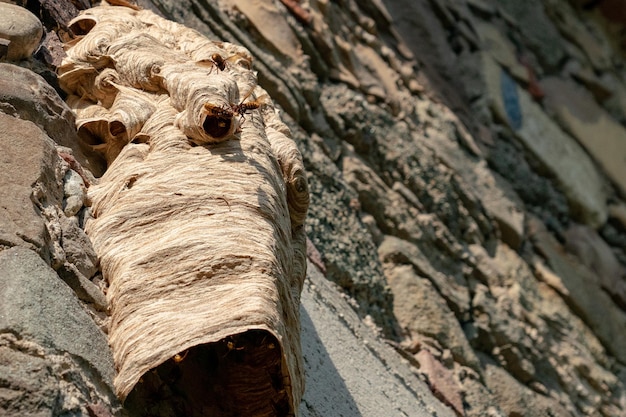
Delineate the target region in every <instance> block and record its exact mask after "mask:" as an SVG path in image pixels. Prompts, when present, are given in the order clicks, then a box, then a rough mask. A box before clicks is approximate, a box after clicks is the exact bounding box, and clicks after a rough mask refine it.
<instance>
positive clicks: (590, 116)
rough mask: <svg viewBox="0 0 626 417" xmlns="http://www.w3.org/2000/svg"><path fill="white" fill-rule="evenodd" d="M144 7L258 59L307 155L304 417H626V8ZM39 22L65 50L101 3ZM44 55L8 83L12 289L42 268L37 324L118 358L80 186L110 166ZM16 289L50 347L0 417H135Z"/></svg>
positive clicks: (489, 4)
mask: <svg viewBox="0 0 626 417" xmlns="http://www.w3.org/2000/svg"><path fill="white" fill-rule="evenodd" d="M65 3H67V4H66V6H67V7H61V9H62V12H61V11H60V10H61V9H60V8H59V5H62V4H65ZM138 3H139V5H140V6H141V7H144V8H149V9H151V10H153V11H156V12H158V13H161V14H162V15H163V16H165V17H167V18H170V19H173V20H176V21H178V22H183V23H184V24H185V25H187V26H189V27H191V28H193V29H196V30H198V31H200V32H201V33H203V34H204V35H206V36H209V37H210V38H212V39H219V40H222V41H228V42H233V43H236V44H241V45H243V46H244V47H246V48H248V49H249V50H250V51H251V53H252V55H253V57H254V61H253V68H254V69H255V70H256V71H258V78H259V83H260V85H261V86H262V87H263V88H265V89H266V90H267V91H268V92H269V94H270V96H271V97H272V98H273V100H274V101H275V102H276V103H278V104H279V105H280V107H282V110H283V113H282V115H283V119H284V120H285V121H286V123H287V124H289V127H290V128H291V130H292V136H293V137H294V139H295V140H296V141H297V143H298V147H299V149H300V151H301V152H302V154H303V157H304V162H305V166H306V169H307V175H308V180H309V187H310V192H311V209H310V211H309V217H308V219H307V223H306V232H307V236H308V238H309V241H310V244H309V249H308V250H307V252H308V253H309V254H310V255H309V256H310V257H311V260H312V261H314V263H309V274H308V275H309V276H308V278H307V281H306V283H305V288H304V291H303V294H302V310H301V312H302V327H303V333H302V342H303V350H304V359H305V368H306V369H305V370H306V376H307V388H306V391H305V394H304V399H303V402H302V404H301V407H300V415H302V416H307V417H308V416H311V417H313V416H322V415H344V416H354V417H356V416H379V415H394V416H395V415H408V416H416V417H421V416H431V415H437V416H453V415H457V416H467V417H472V416H476V417H478V416H481V417H482V416H524V417H526V416H529V417H530V416H546V415H553V416H559V417H560V416H563V417H565V416H568V417H579V416H594V417H595V416H600V417H615V416H622V415H626V357H625V353H624V352H626V340H625V339H624V337H625V335H626V312H625V298H626V297H625V293H624V289H625V287H626V281H625V280H626V277H625V275H624V270H625V268H626V249H625V248H626V220H625V219H626V214H625V213H626V210H625V209H624V207H626V202H625V200H624V199H625V198H626V195H625V191H624V184H623V181H624V178H625V176H624V175H623V174H624V166H626V164H625V158H626V154H625V152H626V151H625V150H624V143H626V142H625V141H624V135H625V133H624V128H625V125H624V122H625V121H626V110H625V109H626V105H625V104H624V103H626V75H625V74H624V71H623V68H624V52H625V51H624V48H623V43H621V44H620V42H622V41H623V31H624V26H623V25H624V22H625V21H624V19H621V17H620V16H621V15H620V13H618V12H617V11H618V10H619V5H617V4H618V3H619V2H617V1H615V2H614V1H602V2H582V1H566V0H550V1H545V2H539V1H538V0H534V1H529V2H519V1H508V0H507V1H495V0H460V1H453V0H429V1H426V0H419V1H415V0H400V1H385V0H383V1H380V0H366V1H362V2H355V1H341V2H328V1H319V0H310V1H308V2H297V1H287V0H285V1H281V2H253V3H252V5H251V6H249V5H248V3H246V2H242V1H234V0H233V1H229V0H219V1H218V0H210V1H196V0H182V1H170V0H141V1H139V2H138ZM28 5H29V7H30V8H31V10H32V11H33V12H34V13H35V14H36V15H41V16H43V19H44V25H45V26H46V28H47V29H46V31H47V34H46V39H47V41H46V43H45V44H44V48H42V51H43V52H45V51H52V50H55V49H54V45H55V42H54V40H55V39H56V40H58V39H59V38H64V37H65V36H66V32H65V30H66V28H67V23H68V22H69V18H71V16H69V15H71V14H72V13H75V12H76V11H77V8H78V7H86V6H87V5H88V4H87V2H86V1H82V2H81V1H69V0H68V1H60V2H57V3H56V4H53V2H48V1H44V0H41V1H39V2H28ZM622 17H623V16H622ZM620 19H621V20H620ZM55 22H56V23H57V26H58V27H59V28H60V29H59V30H58V32H54V31H53V28H54V27H55V26H54V24H53V23H55ZM620 37H621V38H620ZM620 45H621V46H620ZM48 46H49V47H50V49H47V48H48ZM56 51H57V54H60V53H61V52H60V51H59V50H56ZM43 52H42V53H38V54H37V55H36V59H35V60H33V59H31V60H27V61H23V62H21V63H20V65H22V66H23V67H24V68H21V67H20V68H18V67H16V66H9V65H8V64H0V110H1V111H2V112H4V113H5V114H0V118H1V119H0V126H2V127H3V129H0V139H1V140H2V149H3V150H5V149H6V150H7V152H5V153H6V155H7V156H6V157H4V159H2V164H3V170H2V173H1V174H0V178H1V180H0V181H1V183H0V184H1V188H0V192H2V195H3V198H2V202H3V211H2V217H0V226H1V228H0V230H1V231H2V242H1V245H2V246H1V248H2V249H3V251H2V252H0V270H1V271H3V275H2V276H3V283H4V282H5V281H6V282H7V283H9V282H11V283H13V284H12V285H13V287H12V288H15V285H17V284H16V282H17V280H18V279H20V278H19V277H20V276H21V277H22V279H26V278H25V277H24V273H23V268H25V267H26V265H35V264H36V265H38V266H37V268H36V269H37V271H39V272H38V274H39V275H41V276H44V278H42V280H43V281H42V282H40V283H39V284H38V285H39V286H38V287H37V288H39V290H41V288H43V287H45V288H48V289H49V290H48V292H49V297H50V298H49V299H47V300H44V301H38V302H37V304H41V305H42V306H46V308H52V307H58V308H59V310H58V311H57V313H58V315H56V316H55V315H52V316H51V319H52V318H53V317H56V320H65V319H63V317H65V314H67V313H68V312H72V317H68V318H67V320H68V323H74V325H77V326H79V327H80V329H81V330H77V331H80V332H82V334H92V335H94V337H93V340H102V338H103V336H102V334H98V333H97V332H98V331H100V330H98V329H99V328H101V329H104V330H106V324H107V316H106V309H105V306H104V305H103V301H102V300H103V297H104V295H103V294H102V289H106V288H105V287H106V285H105V283H103V282H102V281H101V276H100V274H99V271H98V265H97V261H96V259H95V258H94V256H93V249H92V248H91V247H90V242H89V241H88V240H86V239H85V238H84V236H83V234H81V232H82V230H81V227H82V226H83V225H84V218H85V216H87V215H88V213H87V210H85V208H84V207H81V196H82V194H81V190H82V188H81V186H80V180H79V179H78V177H80V179H81V180H83V184H84V185H85V186H89V184H88V183H90V182H92V181H93V177H91V175H90V172H92V173H94V174H95V175H96V176H99V175H100V174H101V171H102V169H103V168H102V166H99V165H98V164H97V161H96V160H95V159H93V158H91V156H90V155H85V154H84V153H83V152H82V150H81V149H80V147H79V146H78V138H77V135H76V131H75V129H74V127H73V123H74V122H73V116H72V115H71V114H70V113H69V112H68V109H67V107H66V106H65V104H64V103H63V101H62V100H61V99H60V97H58V95H57V94H56V92H55V91H54V88H52V87H50V86H48V84H46V82H45V81H44V78H45V80H47V81H50V82H54V79H53V77H52V78H51V77H50V74H51V73H52V72H51V71H52V70H54V67H53V65H54V62H55V59H53V58H52V56H51V55H46V54H45V53H43ZM58 60H59V59H58V57H57V58H56V61H57V62H58ZM45 65H52V67H45ZM27 68H32V69H34V70H36V71H37V72H39V73H42V74H44V75H45V77H44V78H41V77H39V76H37V75H35V74H34V73H33V72H31V71H30V70H29V69H27ZM42 68H46V69H45V70H43V69H42ZM46 71H47V72H46ZM31 122H32V123H31ZM5 126H6V128H4V127H5ZM16 138H21V139H20V140H19V142H18V141H16ZM50 138H51V139H52V140H54V141H55V142H56V145H57V149H56V152H55V148H54V145H53V144H52V143H51V141H50ZM59 145H61V146H64V147H65V148H59ZM70 148H71V149H70ZM9 153H10V155H14V157H9ZM57 154H58V155H59V156H61V157H58V156H57ZM23 161H28V163H27V164H24V163H23ZM81 165H82V167H83V168H85V170H84V171H83V170H82V169H81V168H80V167H81ZM81 172H82V173H81ZM76 174H78V177H77V175H76ZM85 180H86V181H85ZM82 203H83V204H85V203H88V201H85V200H84V199H83V200H82ZM9 248H11V249H9ZM33 251H34V252H33ZM35 253H36V254H38V255H39V256H40V258H41V259H43V260H41V261H37V259H36V257H37V255H36V254H35ZM16 254H19V256H20V257H21V258H20V259H22V258H23V262H20V263H19V265H16V264H15V261H14V260H13V261H11V259H13V257H14V256H16ZM35 261H37V262H35ZM46 263H47V264H48V265H46ZM18 267H19V268H18ZM20 268H21V269H20ZM318 268H319V270H318ZM18 270H19V271H22V272H20V273H19V274H18V273H17V272H16V271H18ZM4 271H7V272H6V274H8V275H6V274H5V273H4ZM8 271H12V272H11V273H10V274H9V272H8ZM320 271H323V275H324V276H322V272H320ZM55 272H56V275H57V276H58V278H56V277H55ZM5 276H7V277H9V278H7V279H6V280H5V278H4V277H5ZM53 278H54V279H57V281H58V283H53V282H54V280H53ZM60 279H62V280H63V281H65V282H66V283H67V284H69V287H71V288H72V290H73V291H74V295H72V293H71V291H70V290H69V289H68V288H69V287H68V286H66V285H65V284H64V283H62V282H61V281H60ZM329 281H333V282H334V283H331V282H329ZM20 282H21V281H20ZM0 285H7V284H0ZM1 288H2V291H0V298H2V299H3V300H5V303H6V306H5V305H2V307H0V308H2V309H3V311H5V310H6V311H12V312H14V313H11V314H10V316H8V317H5V316H3V317H2V320H3V322H7V323H9V324H10V325H11V326H13V327H14V328H16V329H17V327H19V328H20V329H23V328H28V329H31V333H32V334H29V335H28V336H27V337H26V336H22V335H21V334H18V333H17V331H9V332H6V333H2V335H1V337H0V367H1V368H0V375H11V376H12V378H14V379H12V380H10V382H5V380H4V379H2V378H0V388H1V389H0V409H2V410H6V411H7V415H9V416H18V415H19V416H21V415H26V414H27V412H26V411H25V410H27V411H28V413H31V414H32V415H51V416H52V415H85V416H86V415H89V416H91V417H93V416H94V415H95V416H97V417H110V416H118V415H120V416H121V415H122V411H121V410H120V409H119V408H118V405H117V404H116V402H115V400H114V399H112V397H111V396H110V391H109V390H108V388H106V383H105V380H106V378H108V377H106V375H110V374H112V373H113V369H112V368H108V370H107V369H105V368H107V365H106V363H108V362H107V359H106V358H107V355H109V353H108V350H107V349H105V348H104V347H103V348H101V349H96V350H97V352H96V353H97V355H96V357H93V356H89V355H88V354H87V353H85V352H84V350H80V349H79V348H78V347H77V346H75V344H74V341H71V340H70V341H64V342H60V343H61V344H59V343H56V342H55V344H54V345H53V344H52V343H51V342H50V340H52V339H50V338H48V337H47V336H46V335H47V334H49V333H50V331H49V329H50V327H45V326H43V324H42V323H44V320H42V318H43V317H40V316H37V319H33V320H35V321H37V320H38V322H39V323H34V324H32V323H31V324H28V323H27V324H28V325H27V324H24V323H25V322H24V320H26V319H25V318H19V317H16V316H17V313H15V312H16V311H17V309H19V307H20V305H21V304H19V301H13V300H14V298H13V297H10V298H7V297H6V296H5V286H2V287H1ZM7 288H8V287H7ZM28 288H29V287H24V288H19V289H20V291H22V293H23V294H32V292H30V293H29V292H28V291H27V289H28ZM31 288H32V287H31ZM58 299H62V300H64V301H63V303H62V304H63V305H62V306H61V307H59V306H58V305H57V303H56V302H54V300H58ZM77 300H81V302H82V306H81V304H80V303H79V302H78V301H77ZM31 307H32V306H31ZM31 307H29V308H31ZM25 308H26V307H25ZM32 308H34V307H32ZM27 311H34V310H28V309H27ZM74 315H75V316H76V317H79V319H77V318H76V317H74ZM89 317H91V318H92V320H88V318H89ZM16 323H17V324H19V326H18V325H17V324H16ZM35 324H37V325H38V326H39V327H37V326H35ZM20 326H21V327H20ZM42 326H43V327H42ZM50 326H52V324H50ZM3 328H4V327H3ZM3 331H4V330H3ZM20 331H22V330H20ZM53 333H54V332H53ZM54 334H55V335H57V336H58V337H61V338H65V337H69V336H59V335H63V334H64V333H63V332H60V333H54ZM96 335H97V336H96ZM57 336H55V337H57ZM54 340H56V339H54ZM391 346H393V348H392V347H391ZM96 368H97V369H100V372H95V371H93V369H96ZM64 370H65V371H64ZM64 372H65V373H64ZM59 375H65V377H64V378H60V377H59ZM94 387H96V388H94ZM67 393H73V394H71V395H70V394H67ZM53 399H54V400H53ZM63 413H65V414H63Z"/></svg>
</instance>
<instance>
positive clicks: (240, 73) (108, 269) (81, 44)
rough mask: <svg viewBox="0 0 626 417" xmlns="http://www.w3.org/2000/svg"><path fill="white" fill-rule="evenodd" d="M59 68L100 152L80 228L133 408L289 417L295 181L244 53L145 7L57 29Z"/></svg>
mask: <svg viewBox="0 0 626 417" xmlns="http://www.w3.org/2000/svg"><path fill="white" fill-rule="evenodd" d="M70 27H71V29H72V30H73V32H74V33H75V34H76V38H75V39H74V40H73V41H72V42H71V43H70V44H69V45H68V46H69V48H68V50H67V58H66V59H65V60H64V62H63V65H62V66H61V67H59V81H60V83H61V85H62V87H63V88H64V89H65V90H66V91H67V92H68V93H69V94H70V96H69V97H68V100H67V101H68V104H69V105H70V106H71V107H72V108H73V109H74V111H75V112H76V114H77V128H78V130H79V133H80V137H81V140H82V141H83V145H84V146H86V147H87V148H88V149H90V150H91V151H92V154H97V155H100V156H101V157H102V160H103V161H104V164H105V165H104V166H103V170H104V171H105V172H104V174H103V175H102V177H101V178H100V181H99V183H98V184H97V185H93V186H91V187H90V189H89V195H90V197H91V200H92V212H93V217H94V218H93V219H91V220H89V221H88V222H87V225H86V232H87V233H88V235H89V236H90V238H91V240H92V242H93V245H94V247H95V249H96V251H97V253H98V255H99V257H100V260H101V267H102V272H103V275H104V276H105V278H106V279H107V281H108V283H109V289H108V293H107V298H108V301H109V306H110V311H111V326H110V330H109V342H110V345H111V348H112V350H113V355H114V359H115V365H116V368H117V376H116V378H115V389H116V391H117V394H118V396H119V397H120V398H121V399H122V400H126V406H127V407H128V409H129V410H130V411H132V412H133V413H136V415H168V416H170V415H185V416H200V415H203V416H212V415H219V416H241V415H246V416H295V415H297V414H298V404H299V401H300V398H301V395H302V392H303V370H302V358H301V348H300V341H299V331H300V328H299V326H300V325H299V301H300V300H299V298H300V292H301V289H302V284H303V280H304V276H305V272H306V271H305V268H306V266H305V265H306V263H305V252H304V244H305V235H304V230H303V222H304V218H305V216H306V211H307V207H308V198H309V197H308V189H307V183H306V179H305V175H304V170H303V164H302V160H301V156H300V153H299V152H298V150H297V148H296V146H295V144H294V142H293V141H292V140H291V138H290V133H289V130H288V129H287V128H286V126H285V125H284V123H282V121H281V120H280V118H279V116H278V113H277V111H276V110H275V108H274V106H273V104H272V102H271V100H270V98H269V97H268V95H267V94H266V92H265V91H264V90H263V89H262V88H260V87H259V86H257V84H256V75H255V73H254V72H252V71H251V61H252V59H251V57H250V54H249V52H248V51H247V50H246V49H244V48H242V47H238V46H236V45H232V44H229V43H223V42H215V41H210V40H208V39H206V38H205V37H203V36H202V35H200V34H199V33H198V32H196V31H194V30H191V29H189V28H186V27H185V26H182V25H179V24H176V23H173V22H170V21H167V20H165V19H163V18H160V17H158V16H156V15H154V14H153V13H151V12H149V11H145V10H134V9H131V8H127V7H117V6H108V5H106V4H105V5H103V6H100V7H97V8H93V9H90V10H87V11H85V12H84V13H83V14H81V15H80V16H79V17H77V18H76V19H74V20H73V21H72V22H71V24H70Z"/></svg>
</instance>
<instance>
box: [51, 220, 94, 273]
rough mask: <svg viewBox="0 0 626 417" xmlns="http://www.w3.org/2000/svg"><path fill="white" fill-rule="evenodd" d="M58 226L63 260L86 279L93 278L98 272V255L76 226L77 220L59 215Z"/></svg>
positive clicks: (81, 230) (83, 233)
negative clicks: (63, 253) (63, 255)
mask: <svg viewBox="0 0 626 417" xmlns="http://www.w3.org/2000/svg"><path fill="white" fill-rule="evenodd" d="M59 224H60V226H61V247H62V248H63V251H64V252H65V259H66V260H67V261H68V262H69V263H71V264H73V265H74V266H75V267H76V268H77V269H78V271H79V272H80V273H81V274H82V275H84V276H85V277H86V278H87V279H89V278H91V277H93V276H94V274H95V273H96V272H97V271H98V255H96V252H95V251H94V249H93V246H92V245H91V241H90V240H89V238H88V237H87V235H86V234H85V232H84V231H83V229H81V228H80V227H79V226H78V219H76V218H68V217H65V216H63V215H61V216H59Z"/></svg>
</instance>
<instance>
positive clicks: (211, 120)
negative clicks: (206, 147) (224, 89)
mask: <svg viewBox="0 0 626 417" xmlns="http://www.w3.org/2000/svg"><path fill="white" fill-rule="evenodd" d="M252 91H253V90H250V92H248V94H246V95H245V96H244V97H243V99H242V100H241V101H240V102H239V104H231V105H230V106H229V107H228V106H227V107H222V106H217V105H215V104H213V103H204V106H203V110H204V114H206V115H207V117H206V118H205V120H204V123H203V125H202V127H203V129H204V131H205V132H206V133H207V134H209V135H211V136H212V137H214V138H222V137H224V136H226V135H228V134H229V133H230V132H231V130H233V119H234V117H235V116H236V115H239V116H241V117H240V119H239V122H238V124H237V127H236V129H237V130H236V131H237V132H238V131H240V130H241V128H240V126H241V124H242V123H243V121H244V120H245V114H246V113H247V112H249V111H251V110H256V109H258V108H259V107H261V106H263V105H265V104H266V101H265V100H263V99H255V100H251V101H248V102H246V100H247V99H248V97H250V95H251V94H252Z"/></svg>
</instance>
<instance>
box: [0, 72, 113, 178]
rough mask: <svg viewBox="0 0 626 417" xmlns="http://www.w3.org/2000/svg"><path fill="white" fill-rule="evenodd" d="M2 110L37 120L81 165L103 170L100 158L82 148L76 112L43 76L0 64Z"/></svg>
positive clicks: (95, 170) (0, 100)
mask: <svg viewBox="0 0 626 417" xmlns="http://www.w3.org/2000/svg"><path fill="white" fill-rule="evenodd" d="M0 112H4V113H7V114H10V115H12V116H16V117H19V118H20V119H23V120H29V121H31V122H33V123H35V124H36V125H37V126H39V127H40V128H41V129H42V130H44V131H45V132H46V133H47V134H48V136H49V137H50V138H51V139H52V140H54V141H55V142H56V143H57V144H59V145H61V146H65V147H68V148H71V149H72V151H73V154H74V156H75V157H76V159H77V160H78V162H80V164H81V165H82V166H84V167H85V168H87V169H90V170H92V172H96V173H101V170H102V168H103V166H102V163H101V161H98V160H97V159H93V160H90V159H88V158H87V157H86V156H85V154H84V153H83V151H82V149H81V148H80V145H79V144H80V140H79V139H78V136H77V133H76V127H75V124H74V123H75V117H74V114H73V113H72V111H71V110H70V109H69V107H67V104H65V102H64V101H63V100H62V99H61V97H59V95H58V94H57V92H56V91H55V90H54V88H52V86H50V84H48V83H47V82H46V80H44V79H43V78H42V77H41V76H39V75H37V74H35V73H34V72H32V71H30V70H28V69H26V68H22V67H18V66H17V65H12V64H7V63H0Z"/></svg>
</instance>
